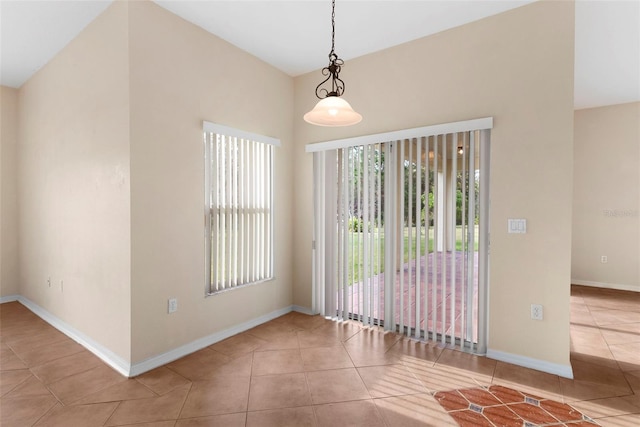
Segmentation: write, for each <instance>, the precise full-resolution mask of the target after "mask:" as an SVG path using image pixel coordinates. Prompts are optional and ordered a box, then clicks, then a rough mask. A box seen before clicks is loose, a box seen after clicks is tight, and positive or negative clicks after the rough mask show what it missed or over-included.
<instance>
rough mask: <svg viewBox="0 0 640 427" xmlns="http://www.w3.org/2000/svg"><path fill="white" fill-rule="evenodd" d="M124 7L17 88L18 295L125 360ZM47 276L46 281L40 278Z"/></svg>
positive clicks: (127, 236)
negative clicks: (18, 136)
mask: <svg viewBox="0 0 640 427" xmlns="http://www.w3.org/2000/svg"><path fill="white" fill-rule="evenodd" d="M127 14H128V10H127V6H126V4H125V3H120V2H115V3H114V4H113V5H112V6H111V7H110V8H109V9H107V10H106V11H105V13H103V14H102V15H100V16H99V17H98V18H97V19H96V20H95V21H94V22H92V23H91V24H90V25H89V26H87V27H86V28H85V29H84V30H83V31H82V33H81V34H80V35H79V36H78V37H77V38H75V39H74V40H73V41H72V42H71V43H69V45H67V46H66V47H65V48H64V50H63V51H62V52H60V53H59V54H58V55H57V56H56V57H55V58H54V59H53V60H51V62H49V63H48V64H47V65H46V66H44V67H43V68H42V69H41V70H40V71H39V72H38V73H37V74H36V75H35V76H34V77H32V78H31V79H30V80H29V81H28V82H27V83H25V84H24V85H23V86H22V87H21V88H20V91H19V97H20V101H19V110H18V116H19V135H20V143H19V149H18V156H19V162H18V189H19V191H18V204H19V206H20V220H19V229H18V232H19V250H20V253H19V274H20V277H19V279H20V294H21V295H23V296H25V297H26V298H28V299H29V300H31V301H33V302H34V303H36V304H38V305H39V306H41V307H42V308H44V309H45V310H47V311H49V312H50V313H52V314H53V315H55V316H57V317H58V318H60V319H61V320H63V321H64V322H66V323H68V324H69V325H71V326H72V327H74V328H75V329H77V330H79V331H80V332H81V333H84V334H86V335H87V336H89V337H90V338H91V339H93V340H94V341H95V342H97V343H98V344H100V345H102V346H105V347H106V348H107V349H109V350H110V351H112V352H113V353H115V354H116V355H117V356H119V357H120V358H122V359H124V360H125V361H128V360H129V357H130V351H131V350H130V347H131V345H130V344H131V340H130V325H131V324H130V319H131V307H130V274H131V268H130V243H131V242H130V230H129V228H130V202H129V197H130V191H129V175H130V173H129V57H128V46H127V44H128V37H127V36H128V34H127ZM49 277H50V278H51V286H50V287H49V286H48V283H47V280H48V278H49Z"/></svg>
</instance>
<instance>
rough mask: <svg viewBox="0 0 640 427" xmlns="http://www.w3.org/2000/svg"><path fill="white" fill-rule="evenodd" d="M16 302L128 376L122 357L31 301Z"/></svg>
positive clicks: (126, 363)
mask: <svg viewBox="0 0 640 427" xmlns="http://www.w3.org/2000/svg"><path fill="white" fill-rule="evenodd" d="M18 301H19V302H20V304H22V305H24V306H25V307H27V308H28V309H29V310H31V311H32V312H34V313H35V314H36V315H37V316H38V317H40V318H41V319H43V320H44V321H45V322H47V323H49V324H50V325H51V326H53V327H54V328H56V329H57V330H59V331H60V332H62V333H63V334H65V335H66V336H68V337H69V338H71V339H72V340H74V341H76V342H77V343H78V344H80V345H81V346H83V347H84V348H86V349H87V350H89V351H90V352H91V353H93V354H94V355H96V356H97V357H98V358H100V359H101V360H102V361H103V362H104V363H106V364H107V365H109V366H111V367H112V368H113V369H115V370H116V371H118V372H119V373H120V374H122V375H124V376H129V362H127V361H126V360H124V359H123V358H122V357H120V356H118V355H117V354H115V353H114V352H112V351H111V350H109V349H108V348H106V347H105V346H103V345H102V344H99V343H98V342H96V341H94V340H93V339H92V338H91V337H89V336H87V335H85V334H83V333H82V332H80V331H79V330H77V329H76V328H74V327H73V326H71V325H69V324H68V323H66V322H64V321H63V320H61V319H60V318H58V317H56V316H54V315H53V314H51V313H49V312H48V311H47V310H45V309H44V308H42V307H40V306H39V305H38V304H36V303H34V302H33V301H31V300H29V299H27V298H25V297H23V296H19V297H18Z"/></svg>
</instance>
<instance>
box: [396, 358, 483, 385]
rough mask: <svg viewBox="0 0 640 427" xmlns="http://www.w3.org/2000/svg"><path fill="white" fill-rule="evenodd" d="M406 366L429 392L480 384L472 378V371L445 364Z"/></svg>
mask: <svg viewBox="0 0 640 427" xmlns="http://www.w3.org/2000/svg"><path fill="white" fill-rule="evenodd" d="M407 368H408V369H409V370H410V371H411V372H412V373H413V374H414V375H415V376H416V378H418V379H419V380H420V381H421V382H422V384H423V385H424V386H425V387H426V388H427V389H428V390H429V391H431V392H436V391H447V390H455V389H458V388H469V387H478V386H479V385H480V384H479V383H478V382H477V381H476V380H474V379H473V376H472V375H473V372H469V371H465V370H463V369H458V368H451V367H447V366H446V365H441V366H439V367H437V368H436V367H431V366H426V365H425V366H420V365H417V364H414V365H412V366H408V367H407Z"/></svg>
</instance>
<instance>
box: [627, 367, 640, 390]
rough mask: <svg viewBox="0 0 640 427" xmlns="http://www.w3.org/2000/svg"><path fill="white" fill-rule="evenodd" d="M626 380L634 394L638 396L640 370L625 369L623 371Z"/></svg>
mask: <svg viewBox="0 0 640 427" xmlns="http://www.w3.org/2000/svg"><path fill="white" fill-rule="evenodd" d="M624 376H625V378H626V379H627V382H628V383H629V386H630V387H631V389H632V390H633V391H634V392H635V394H636V395H638V396H640V370H638V371H627V372H625V373H624Z"/></svg>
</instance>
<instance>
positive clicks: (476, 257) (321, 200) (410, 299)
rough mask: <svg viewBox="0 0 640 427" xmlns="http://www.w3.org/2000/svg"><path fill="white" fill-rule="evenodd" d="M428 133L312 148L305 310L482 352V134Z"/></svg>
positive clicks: (485, 134)
mask: <svg viewBox="0 0 640 427" xmlns="http://www.w3.org/2000/svg"><path fill="white" fill-rule="evenodd" d="M483 125H484V126H486V123H484V124H483ZM454 129H455V127H454ZM428 130H429V128H422V129H419V130H417V129H416V130H411V131H414V135H415V134H416V133H418V136H412V137H407V138H399V139H392V140H389V139H387V140H386V141H384V140H383V141H384V142H377V141H375V140H373V141H362V142H366V143H361V144H357V143H354V142H360V141H349V140H347V142H351V143H346V144H344V145H345V146H343V147H340V146H339V147H337V148H333V147H334V146H335V145H340V144H339V143H340V141H334V142H333V143H332V144H329V147H331V148H329V149H326V150H317V151H315V152H314V174H315V225H314V248H315V250H314V287H315V292H314V296H315V297H316V298H315V301H314V306H315V307H316V309H317V310H318V311H320V312H322V313H323V314H325V315H327V316H331V317H336V318H338V319H355V320H358V321H360V322H362V323H364V324H367V325H369V326H384V328H385V329H387V330H394V331H398V332H400V333H403V334H406V335H407V336H412V337H415V338H418V339H430V340H437V341H440V342H442V343H445V344H449V345H456V346H459V347H461V348H464V349H469V350H473V351H476V352H479V353H483V352H484V351H485V350H484V349H485V342H486V338H485V337H486V334H485V331H486V286H487V284H486V271H487V267H488V241H487V236H488V229H487V224H488V221H487V219H488V218H487V217H488V173H489V170H488V153H489V144H490V141H489V130H488V129H487V128H486V127H485V128H483V129H472V130H463V131H459V130H457V131H455V132H447V133H438V134H429V131H428ZM417 131H420V132H421V133H422V134H423V135H419V133H420V132H417ZM385 136H388V135H385ZM368 138H371V137H368ZM336 143H338V144H336Z"/></svg>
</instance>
